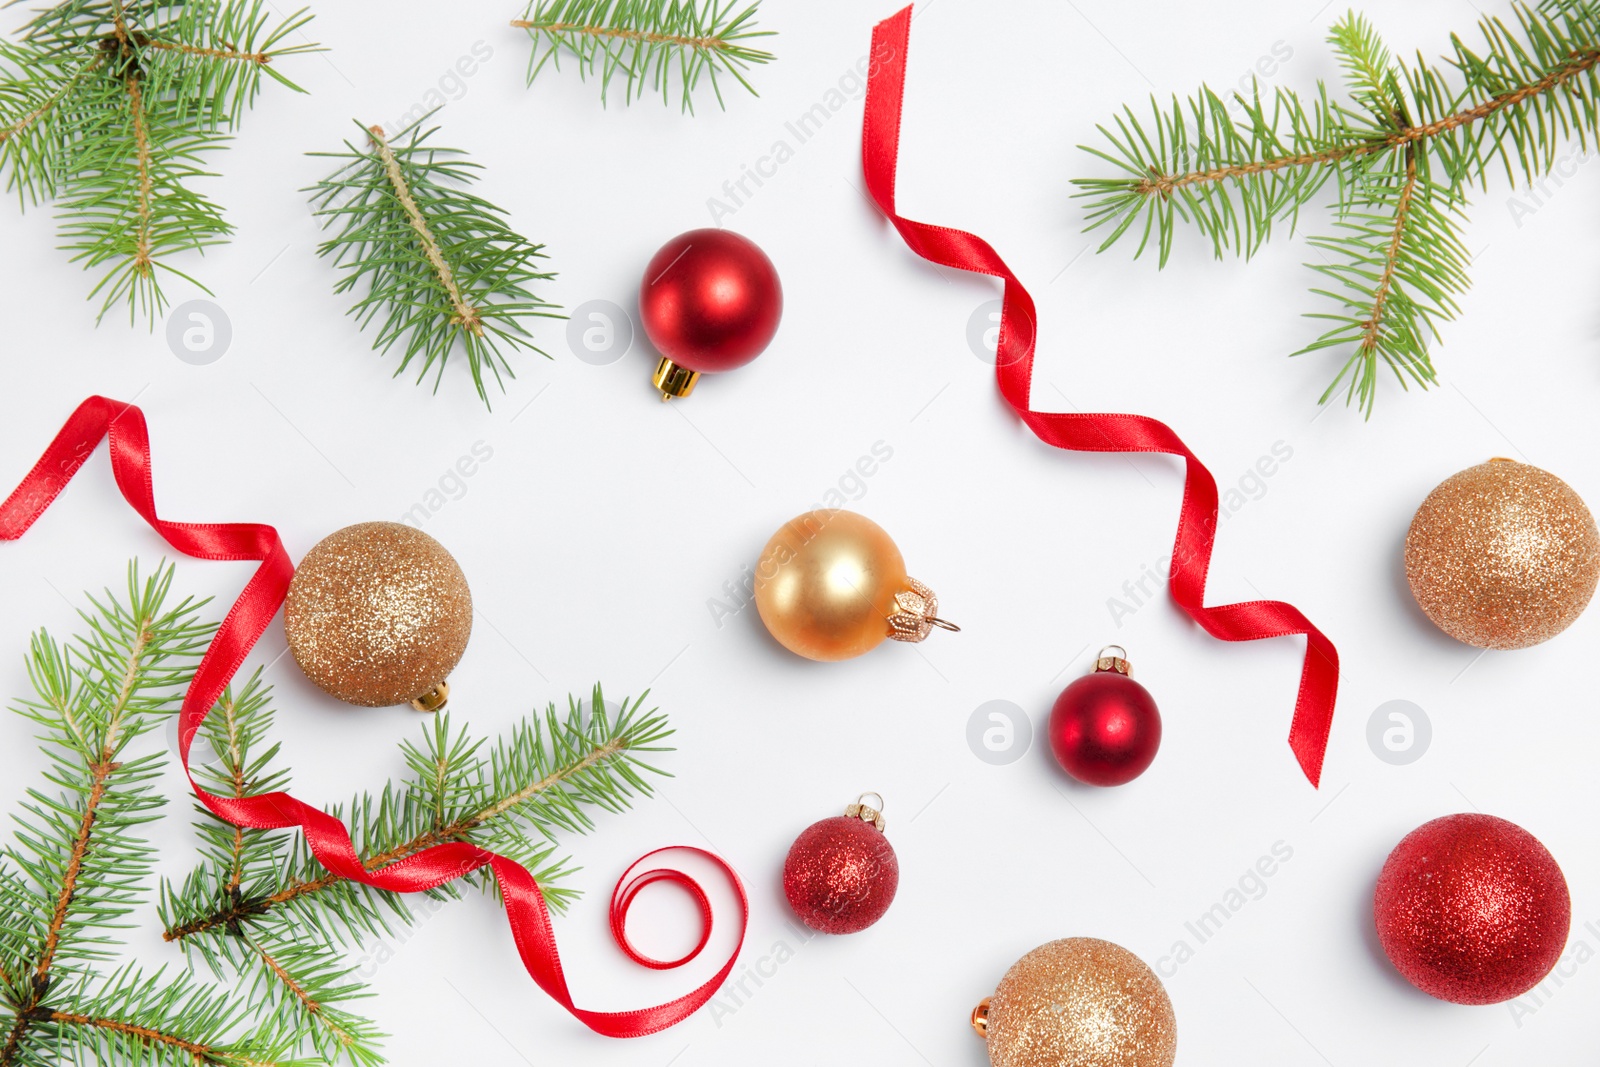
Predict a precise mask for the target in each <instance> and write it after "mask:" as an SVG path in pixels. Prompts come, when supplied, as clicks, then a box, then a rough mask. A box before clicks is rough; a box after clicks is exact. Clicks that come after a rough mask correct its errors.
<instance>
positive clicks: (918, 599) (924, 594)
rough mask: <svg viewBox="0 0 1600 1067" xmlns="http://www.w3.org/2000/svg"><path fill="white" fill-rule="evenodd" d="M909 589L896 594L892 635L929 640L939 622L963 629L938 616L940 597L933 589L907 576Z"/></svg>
mask: <svg viewBox="0 0 1600 1067" xmlns="http://www.w3.org/2000/svg"><path fill="white" fill-rule="evenodd" d="M906 587H907V588H906V589H905V590H904V591H902V592H899V593H896V594H895V596H894V606H895V612H894V614H893V615H890V616H889V636H890V637H891V638H893V639H894V640H896V641H909V642H911V643H913V644H915V643H917V642H919V641H926V640H927V639H928V635H929V634H931V633H933V628H934V627H935V626H937V627H938V628H939V629H941V630H949V631H950V632H951V633H960V632H961V627H959V626H957V625H956V624H955V623H953V622H950V621H948V620H946V619H941V618H939V598H938V596H937V595H935V594H934V591H933V590H932V589H929V588H928V587H927V586H925V585H923V584H922V583H921V582H919V581H917V580H916V579H915V578H911V577H908V578H906Z"/></svg>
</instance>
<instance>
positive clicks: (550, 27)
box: [511, 19, 730, 52]
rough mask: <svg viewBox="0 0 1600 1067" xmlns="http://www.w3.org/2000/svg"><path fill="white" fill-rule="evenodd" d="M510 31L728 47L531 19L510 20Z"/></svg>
mask: <svg viewBox="0 0 1600 1067" xmlns="http://www.w3.org/2000/svg"><path fill="white" fill-rule="evenodd" d="M511 27H512V29H517V30H542V31H544V32H545V33H548V34H552V35H553V34H558V33H578V34H583V35H584V36H587V37H602V38H605V39H607V40H613V41H643V42H645V43H646V44H669V45H676V46H678V47H682V48H698V49H709V50H712V51H718V52H720V51H723V50H725V49H727V48H728V47H730V46H729V44H728V42H727V41H725V40H723V39H722V38H721V37H683V36H679V35H677V34H671V33H651V32H649V31H646V30H623V29H612V28H611V27H609V26H585V25H582V24H580V23H576V22H538V21H536V20H533V19H512V20H511Z"/></svg>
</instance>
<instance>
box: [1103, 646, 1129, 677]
mask: <svg viewBox="0 0 1600 1067" xmlns="http://www.w3.org/2000/svg"><path fill="white" fill-rule="evenodd" d="M1112 649H1116V650H1117V651H1118V652H1120V653H1122V655H1120V656H1108V655H1107V654H1106V653H1108V652H1110V651H1111V650H1112ZM1094 671H1095V673H1096V674H1102V673H1104V672H1106V671H1115V672H1116V673H1117V674H1121V675H1125V676H1127V677H1129V678H1132V677H1133V664H1131V663H1129V662H1128V650H1127V649H1125V648H1123V647H1122V646H1121V645H1107V646H1106V647H1105V648H1102V649H1101V650H1100V655H1099V656H1097V657H1096V658H1095V661H1094Z"/></svg>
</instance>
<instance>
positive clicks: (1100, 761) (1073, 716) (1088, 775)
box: [1050, 671, 1161, 785]
mask: <svg viewBox="0 0 1600 1067" xmlns="http://www.w3.org/2000/svg"><path fill="white" fill-rule="evenodd" d="M1160 747H1161V713H1160V712H1159V711H1157V710H1156V702H1155V700H1154V699H1153V698H1152V697H1151V696H1150V691H1149V690H1148V689H1146V688H1145V687H1144V686H1142V685H1140V684H1139V683H1138V682H1136V681H1134V680H1133V679H1132V678H1129V677H1128V676H1127V675H1124V674H1118V673H1117V672H1115V671H1096V672H1095V673H1094V674H1090V675H1085V676H1084V677H1082V678H1079V679H1078V680H1077V681H1075V682H1073V683H1072V684H1071V685H1069V686H1067V688H1066V689H1064V690H1062V692H1061V695H1060V696H1059V697H1057V698H1056V703H1055V707H1054V708H1052V709H1051V711H1050V751H1051V752H1054V753H1055V757H1056V762H1057V763H1059V764H1061V768H1062V769H1063V770H1065V771H1066V772H1067V773H1068V774H1070V775H1072V777H1074V778H1076V779H1078V781H1080V782H1086V783H1088V784H1089V785H1124V784H1126V783H1128V782H1131V781H1133V780H1134V779H1135V778H1137V777H1139V775H1141V774H1143V773H1144V772H1145V770H1146V769H1147V768H1149V766H1150V764H1151V763H1152V762H1153V761H1154V760H1155V758H1156V750H1157V749H1158V748H1160Z"/></svg>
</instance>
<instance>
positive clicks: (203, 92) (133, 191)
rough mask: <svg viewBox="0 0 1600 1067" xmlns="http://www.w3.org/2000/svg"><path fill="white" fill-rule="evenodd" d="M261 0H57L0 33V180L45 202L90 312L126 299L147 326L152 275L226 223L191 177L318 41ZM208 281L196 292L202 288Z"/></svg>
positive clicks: (218, 234)
mask: <svg viewBox="0 0 1600 1067" xmlns="http://www.w3.org/2000/svg"><path fill="white" fill-rule="evenodd" d="M270 7H271V5H269V4H268V3H267V2H266V0H100V2H96V0H67V2H64V3H59V4H57V5H56V6H54V7H51V8H47V9H45V10H43V11H41V12H39V13H38V14H36V15H35V16H34V17H33V18H32V19H31V20H30V21H28V22H27V23H26V24H25V25H24V27H23V29H22V31H21V34H20V36H19V37H18V39H17V40H14V41H3V42H0V175H4V180H5V183H6V188H7V189H8V190H10V191H13V192H15V193H16V194H17V196H18V198H19V199H20V201H21V202H22V204H23V205H24V206H27V205H28V204H30V203H31V204H40V203H43V202H47V201H54V202H55V208H56V214H57V217H58V220H59V225H60V232H61V237H62V247H63V248H64V249H65V250H66V251H68V252H70V253H71V254H72V258H73V260H74V261H75V262H81V263H82V264H83V265H84V267H85V268H86V269H88V270H90V271H93V272H95V273H97V274H98V275H99V280H98V281H97V282H96V283H95V285H94V287H93V289H92V290H91V292H90V297H91V299H94V298H98V299H99V301H100V312H99V313H100V316H101V317H102V318H103V317H104V316H105V314H106V312H107V311H109V310H111V308H113V307H115V306H118V305H121V304H126V305H127V307H128V314H129V319H130V321H136V320H137V319H138V318H139V317H140V316H141V315H142V316H144V317H145V318H146V319H148V320H149V322H150V324H151V327H152V328H154V324H155V320H156V319H157V318H158V317H159V316H160V315H161V313H162V311H163V310H164V309H165V308H166V306H167V298H166V295H165V293H164V292H163V290H162V286H161V281H162V276H163V275H169V276H176V277H180V278H182V279H184V280H185V281H188V282H190V283H191V284H193V285H195V286H197V287H198V288H200V289H202V290H203V289H205V286H204V285H202V284H201V283H200V282H198V281H197V280H195V279H194V278H193V277H191V276H190V275H188V274H186V273H185V272H184V271H183V270H182V269H180V268H179V267H177V266H175V265H173V263H172V262H171V261H170V260H171V259H172V257H174V256H176V255H177V254H178V253H181V252H190V251H203V250H204V249H206V248H207V247H210V246H212V245H216V244H219V243H221V242H222V241H225V240H226V239H227V238H228V237H229V236H230V235H231V234H232V232H233V231H232V227H231V226H229V224H228V223H227V222H226V221H225V220H224V218H223V215H222V209H221V208H220V207H218V206H217V205H216V204H215V203H213V202H212V201H211V200H210V199H209V198H208V197H206V196H205V195H204V194H202V193H201V192H200V191H199V190H198V188H197V187H196V186H197V183H198V182H199V181H200V180H201V179H204V178H209V177H212V174H211V173H210V172H209V171H208V170H207V169H206V162H205V160H206V159H207V158H208V157H209V156H211V155H212V154H213V153H214V152H216V151H217V150H218V149H220V148H221V147H223V145H224V144H226V142H227V140H228V138H229V136H230V135H231V134H232V132H233V131H234V130H236V129H237V127H238V126H239V123H240V120H241V119H242V118H243V116H244V112H245V111H246V110H247V109H248V108H249V107H250V106H251V104H252V102H253V101H254V100H255V97H256V94H257V93H258V92H259V91H260V89H261V86H262V83H263V79H271V80H272V81H275V82H277V83H279V84H281V85H283V86H286V87H288V88H290V89H293V90H295V91H299V89H298V87H297V86H295V85H294V83H293V82H291V81H289V80H288V78H286V77H285V76H284V75H283V73H282V72H281V71H280V70H279V69H278V65H277V64H278V61H279V60H282V59H284V58H285V57H288V56H293V55H298V54H302V53H305V52H311V51H317V50H318V48H317V46H316V45H314V44H311V43H309V42H297V41H292V40H291V37H302V36H303V34H302V33H301V31H302V30H303V29H304V27H305V25H306V23H308V22H309V21H310V18H311V17H310V16H309V15H307V14H306V13H305V12H304V11H299V12H296V13H294V14H291V15H288V16H280V15H278V14H277V13H276V11H275V9H272V10H271V11H269V8H270ZM207 291H209V290H207Z"/></svg>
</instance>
